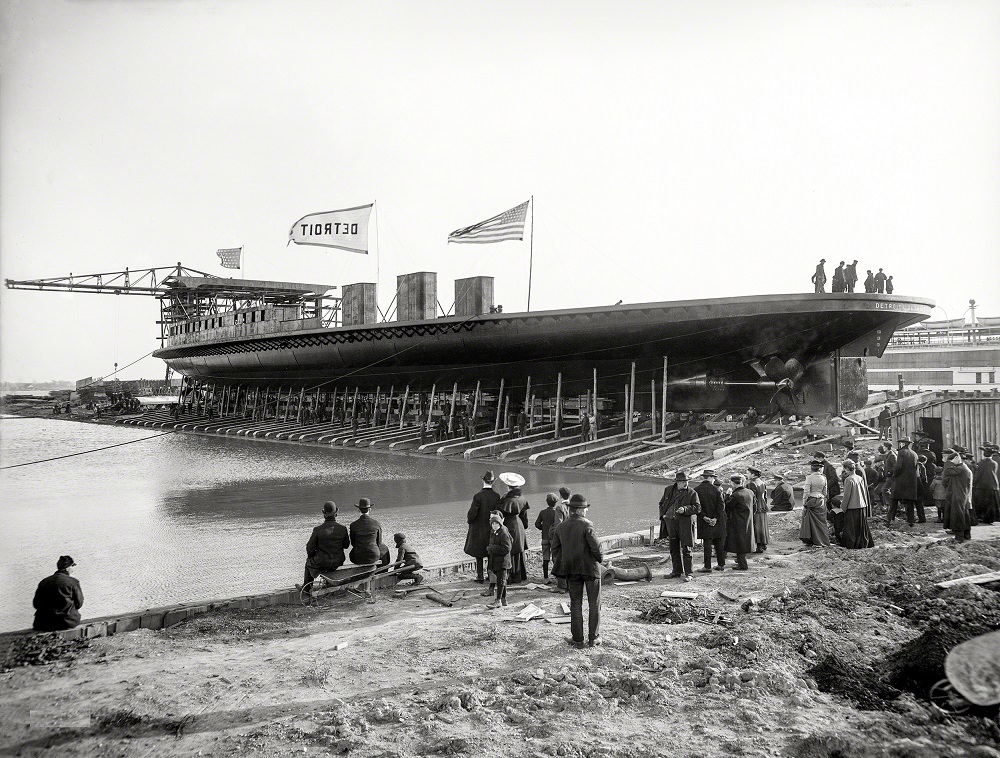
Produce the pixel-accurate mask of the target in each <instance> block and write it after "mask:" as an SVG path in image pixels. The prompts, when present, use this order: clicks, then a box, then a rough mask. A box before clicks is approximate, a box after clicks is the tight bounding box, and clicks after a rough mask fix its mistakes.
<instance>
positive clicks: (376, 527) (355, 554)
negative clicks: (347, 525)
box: [350, 497, 389, 566]
mask: <svg viewBox="0 0 1000 758" xmlns="http://www.w3.org/2000/svg"><path fill="white" fill-rule="evenodd" d="M354 507H355V508H357V509H358V510H359V511H361V515H360V516H358V518H357V519H356V520H355V521H352V522H351V544H352V545H353V546H354V547H352V548H351V556H350V558H351V563H353V564H355V565H357V566H364V565H369V564H372V563H378V564H381V565H382V566H388V565H389V548H388V547H387V546H386V545H385V543H384V542H383V541H382V525H381V524H380V523H379V522H378V521H376V520H375V519H373V518H372V517H371V516H369V515H368V514H369V513H371V510H372V501H371V500H369V499H368V498H366V497H363V498H361V499H360V500H358V504H357V505H356V506H354Z"/></svg>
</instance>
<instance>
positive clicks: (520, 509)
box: [497, 473, 530, 584]
mask: <svg viewBox="0 0 1000 758" xmlns="http://www.w3.org/2000/svg"><path fill="white" fill-rule="evenodd" d="M500 481H501V482H503V483H504V484H506V485H507V487H509V489H508V490H507V494H505V495H504V496H503V497H502V498H500V504H499V505H498V506H497V510H498V511H500V513H501V514H502V515H503V525H504V526H505V527H507V531H508V532H510V537H511V540H513V545H512V546H511V549H510V562H511V568H510V584H517V583H518V582H523V581H525V580H526V579H527V578H528V569H527V567H526V566H525V564H524V551H525V550H527V549H528V532H527V529H528V509H529V508H530V506H529V505H528V501H527V499H526V498H525V497H524V495H522V494H521V487H522V486H524V477H523V476H521V475H520V474H514V473H504V474H500Z"/></svg>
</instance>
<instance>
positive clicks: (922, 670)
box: [887, 585, 1000, 698]
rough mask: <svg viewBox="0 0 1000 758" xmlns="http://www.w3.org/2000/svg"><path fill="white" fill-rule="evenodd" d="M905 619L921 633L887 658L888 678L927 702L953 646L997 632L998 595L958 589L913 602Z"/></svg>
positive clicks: (999, 618) (999, 617) (973, 588)
mask: <svg viewBox="0 0 1000 758" xmlns="http://www.w3.org/2000/svg"><path fill="white" fill-rule="evenodd" d="M905 615H906V617H907V618H908V619H909V620H910V621H911V622H913V623H914V624H916V625H917V626H918V627H921V628H922V629H923V632H922V633H921V634H920V636H918V637H917V638H915V639H913V640H911V641H910V642H908V643H905V644H903V645H902V646H901V647H900V649H899V651H898V652H897V653H896V654H894V655H892V656H891V657H890V658H889V660H888V661H887V678H888V681H889V682H890V683H892V684H893V685H894V686H896V687H899V688H901V689H906V690H909V691H910V692H912V693H914V694H915V695H917V696H918V697H921V698H926V697H927V691H928V689H929V688H930V687H931V685H933V684H934V683H935V682H937V681H938V680H940V679H942V678H943V677H944V659H945V658H946V657H947V655H948V653H949V652H950V651H951V649H952V648H953V647H955V645H958V644H959V643H961V642H965V641H966V640H969V639H972V638H973V637H978V636H979V635H980V634H985V633H986V632H991V631H994V630H997V629H1000V593H997V592H994V591H992V590H987V589H983V588H981V587H977V586H975V585H958V586H956V587H953V588H949V589H948V590H945V591H943V592H941V594H940V595H938V596H937V597H929V598H923V599H920V600H917V601H915V602H914V603H913V604H912V605H910V606H909V607H908V608H906V610H905Z"/></svg>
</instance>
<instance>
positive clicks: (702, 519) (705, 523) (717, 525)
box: [694, 468, 726, 574]
mask: <svg viewBox="0 0 1000 758" xmlns="http://www.w3.org/2000/svg"><path fill="white" fill-rule="evenodd" d="M701 476H702V482H701V484H699V485H698V486H697V487H695V488H694V491H695V493H696V494H697V495H698V502H699V503H700V505H701V510H700V511H699V513H698V539H700V540H701V541H702V545H703V547H704V551H705V565H704V567H703V568H700V569H698V573H699V574H710V573H712V550H713V548H714V549H715V570H716V571H725V569H726V502H725V499H724V498H723V495H722V490H721V489H719V487H718V486H716V484H715V472H714V471H713V470H712V469H710V468H709V469H705V470H704V471H703V472H702V473H701Z"/></svg>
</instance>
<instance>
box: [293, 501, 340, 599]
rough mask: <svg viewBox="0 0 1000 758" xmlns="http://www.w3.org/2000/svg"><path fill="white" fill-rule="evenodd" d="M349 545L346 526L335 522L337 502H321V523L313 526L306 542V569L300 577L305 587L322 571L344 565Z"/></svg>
mask: <svg viewBox="0 0 1000 758" xmlns="http://www.w3.org/2000/svg"><path fill="white" fill-rule="evenodd" d="M350 546H351V537H350V535H349V534H348V532H347V527H346V526H344V525H343V524H338V523H337V504H336V503H335V502H333V501H332V500H330V501H328V502H326V503H323V523H322V524H320V525H319V526H317V527H314V528H313V530H312V534H311V535H309V541H308V542H307V543H306V571H305V575H304V576H303V577H302V586H303V587H305V586H306V585H307V584H309V582H311V581H312V580H313V579H315V578H316V577H317V576H319V574H320V573H321V572H323V571H336V570H337V569H339V568H340V567H341V566H343V565H344V561H346V560H347V557H346V556H345V555H344V550H346V549H347V548H349V547H350Z"/></svg>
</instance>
